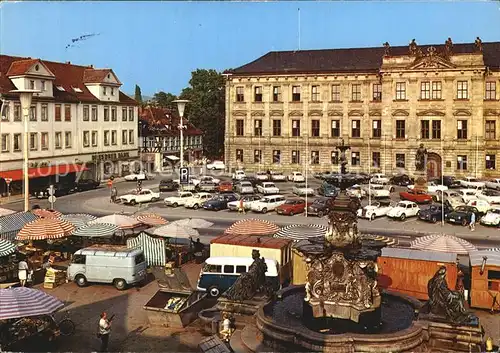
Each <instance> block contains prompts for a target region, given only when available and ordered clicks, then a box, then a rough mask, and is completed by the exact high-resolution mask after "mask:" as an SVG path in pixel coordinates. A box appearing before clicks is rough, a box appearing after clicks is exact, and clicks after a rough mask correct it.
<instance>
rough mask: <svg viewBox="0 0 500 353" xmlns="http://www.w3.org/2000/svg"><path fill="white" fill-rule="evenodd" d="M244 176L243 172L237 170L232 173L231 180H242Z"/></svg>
mask: <svg viewBox="0 0 500 353" xmlns="http://www.w3.org/2000/svg"><path fill="white" fill-rule="evenodd" d="M246 176H247V175H246V173H245V171H244V170H237V171H235V172H234V173H233V180H243V179H245V178H246Z"/></svg>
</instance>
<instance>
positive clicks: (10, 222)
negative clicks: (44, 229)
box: [0, 212, 38, 241]
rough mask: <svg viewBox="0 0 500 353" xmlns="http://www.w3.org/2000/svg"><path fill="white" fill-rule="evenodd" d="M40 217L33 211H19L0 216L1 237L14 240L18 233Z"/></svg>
mask: <svg viewBox="0 0 500 353" xmlns="http://www.w3.org/2000/svg"><path fill="white" fill-rule="evenodd" d="M36 219H38V217H37V216H35V215H34V214H33V213H31V212H18V213H14V214H11V215H8V216H4V217H1V218H0V239H6V240H11V241H12V240H14V239H15V238H16V235H17V233H19V231H20V230H21V229H22V228H23V227H24V226H25V225H26V224H27V223H29V222H32V221H34V220H36Z"/></svg>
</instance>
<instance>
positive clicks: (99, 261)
mask: <svg viewBox="0 0 500 353" xmlns="http://www.w3.org/2000/svg"><path fill="white" fill-rule="evenodd" d="M146 267H147V264H146V259H145V257H144V252H143V251H142V250H141V249H129V248H127V247H126V246H113V245H93V246H91V247H88V248H85V249H80V250H78V251H77V252H75V253H74V255H73V258H72V260H71V263H70V265H69V266H68V272H67V275H68V279H69V280H71V281H75V282H76V284H77V285H78V286H80V287H83V286H86V285H87V283H89V282H95V283H112V284H113V285H114V286H115V287H116V289H118V290H123V289H125V288H127V286H128V285H134V284H137V283H140V282H142V281H144V280H145V279H146V275H147V274H146Z"/></svg>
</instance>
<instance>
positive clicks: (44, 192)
mask: <svg viewBox="0 0 500 353" xmlns="http://www.w3.org/2000/svg"><path fill="white" fill-rule="evenodd" d="M52 187H53V195H54V196H56V197H60V196H65V195H69V194H71V193H73V192H75V183H57V184H56V183H54V184H52ZM49 190H50V185H48V186H43V187H41V188H36V187H33V188H32V189H31V191H30V193H31V195H33V196H35V197H36V198H38V199H46V198H48V197H49V196H50V194H49Z"/></svg>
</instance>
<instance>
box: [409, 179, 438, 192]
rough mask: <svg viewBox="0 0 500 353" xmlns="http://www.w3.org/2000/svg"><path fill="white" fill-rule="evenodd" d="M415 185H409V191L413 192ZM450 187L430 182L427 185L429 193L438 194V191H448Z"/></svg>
mask: <svg viewBox="0 0 500 353" xmlns="http://www.w3.org/2000/svg"><path fill="white" fill-rule="evenodd" d="M414 188H415V185H408V189H410V190H413V189H414ZM446 190H448V187H447V186H446V185H441V184H436V182H434V181H430V182H428V183H427V192H437V191H446Z"/></svg>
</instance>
